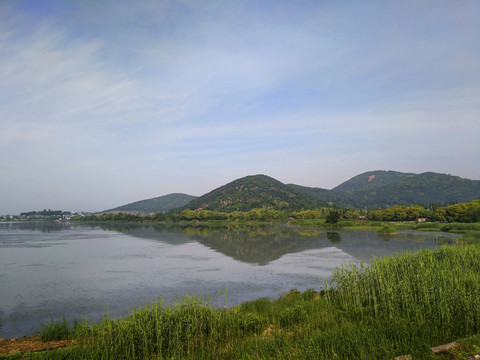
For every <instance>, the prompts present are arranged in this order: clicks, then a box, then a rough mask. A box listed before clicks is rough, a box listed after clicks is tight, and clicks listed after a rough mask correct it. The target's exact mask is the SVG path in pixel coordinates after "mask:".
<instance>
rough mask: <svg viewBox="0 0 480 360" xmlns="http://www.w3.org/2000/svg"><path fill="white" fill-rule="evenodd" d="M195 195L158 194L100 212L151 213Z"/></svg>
mask: <svg viewBox="0 0 480 360" xmlns="http://www.w3.org/2000/svg"><path fill="white" fill-rule="evenodd" d="M196 198H197V197H196V196H192V195H187V194H178V193H175V194H168V195H164V196H159V197H156V198H153V199H146V200H140V201H136V202H133V203H130V204H126V205H122V206H119V207H116V208H113V209H110V210H105V211H102V212H113V211H128V212H130V211H132V212H143V213H153V212H166V211H169V210H173V209H176V208H179V207H182V206H184V205H185V204H188V203H189V202H190V201H192V200H193V199H196Z"/></svg>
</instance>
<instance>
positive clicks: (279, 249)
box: [191, 227, 326, 265]
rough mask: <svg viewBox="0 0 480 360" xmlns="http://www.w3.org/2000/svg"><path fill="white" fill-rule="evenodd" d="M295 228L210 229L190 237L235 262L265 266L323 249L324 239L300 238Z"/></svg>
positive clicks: (318, 237)
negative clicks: (288, 255)
mask: <svg viewBox="0 0 480 360" xmlns="http://www.w3.org/2000/svg"><path fill="white" fill-rule="evenodd" d="M296 230H298V229H296V228H288V227H255V228H237V229H235V230H227V229H214V230H213V231H211V232H208V233H207V232H204V231H201V232H198V233H197V234H192V235H191V236H192V237H193V238H194V239H195V240H197V241H198V242H199V243H201V244H203V245H205V246H208V247H209V248H211V249H214V250H215V251H218V252H221V253H222V254H225V255H227V256H229V257H232V258H234V259H235V260H238V261H242V262H246V263H256V264H259V265H265V264H267V263H269V262H270V261H274V260H277V259H279V258H281V257H282V256H283V255H285V254H289V253H296V252H300V251H304V250H308V249H314V248H318V247H323V246H325V245H323V244H324V243H326V241H325V236H324V235H322V236H320V235H316V236H305V235H300V234H299V233H298V231H296Z"/></svg>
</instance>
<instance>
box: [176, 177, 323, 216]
mask: <svg viewBox="0 0 480 360" xmlns="http://www.w3.org/2000/svg"><path fill="white" fill-rule="evenodd" d="M322 206H326V203H325V202H324V201H322V200H320V199H318V198H315V197H312V196H309V195H307V194H304V193H302V192H299V191H297V190H295V189H293V188H292V187H289V186H287V185H285V184H283V183H281V182H280V181H278V180H275V179H274V178H271V177H269V176H266V175H251V176H246V177H243V178H240V179H237V180H235V181H232V182H230V183H228V184H226V185H223V186H221V187H219V188H217V189H215V190H213V191H211V192H209V193H208V194H205V195H203V196H201V197H199V198H197V199H195V200H193V201H191V202H190V203H188V204H187V205H186V206H184V207H183V208H182V209H192V210H196V209H204V210H213V211H223V212H232V211H249V210H251V209H254V208H262V207H266V208H272V209H288V210H302V209H314V208H317V207H322Z"/></svg>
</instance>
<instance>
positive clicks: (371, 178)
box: [332, 170, 416, 192]
mask: <svg viewBox="0 0 480 360" xmlns="http://www.w3.org/2000/svg"><path fill="white" fill-rule="evenodd" d="M415 175H416V174H413V173H402V172H398V171H391V170H388V171H385V170H376V171H369V172H366V173H363V174H360V175H357V176H355V177H353V178H351V179H350V180H347V181H345V182H343V183H341V184H340V185H338V186H337V187H334V188H333V189H332V190H333V191H337V192H356V191H364V190H372V189H376V188H378V187H382V186H385V185H389V184H394V183H396V182H399V181H402V180H404V179H408V178H411V177H412V176H415Z"/></svg>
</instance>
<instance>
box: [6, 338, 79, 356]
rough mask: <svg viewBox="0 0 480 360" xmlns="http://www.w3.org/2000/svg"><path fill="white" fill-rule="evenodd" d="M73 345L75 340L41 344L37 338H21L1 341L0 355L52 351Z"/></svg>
mask: <svg viewBox="0 0 480 360" xmlns="http://www.w3.org/2000/svg"><path fill="white" fill-rule="evenodd" d="M73 344H75V340H71V341H70V340H60V341H46V342H42V341H41V340H40V338H39V337H38V336H33V337H23V338H20V339H11V340H7V339H1V338H0V354H12V353H15V352H20V353H25V352H36V351H44V350H53V349H57V348H61V347H66V346H70V345H73Z"/></svg>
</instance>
